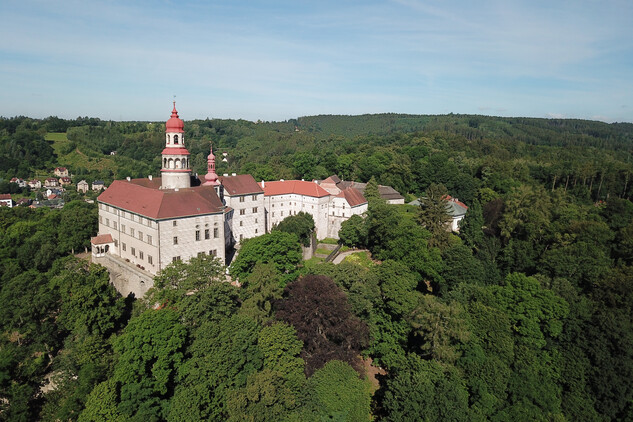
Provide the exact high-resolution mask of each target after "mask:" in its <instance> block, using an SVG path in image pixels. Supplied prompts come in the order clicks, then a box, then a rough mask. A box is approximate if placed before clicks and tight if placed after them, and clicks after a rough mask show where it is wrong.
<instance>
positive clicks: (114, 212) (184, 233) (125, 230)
mask: <svg viewBox="0 0 633 422" xmlns="http://www.w3.org/2000/svg"><path fill="white" fill-rule="evenodd" d="M99 233H100V234H111V235H112V239H113V241H114V247H113V248H110V253H111V254H112V255H116V256H119V257H120V258H122V259H124V260H126V261H128V262H130V263H132V264H134V265H136V266H138V267H139V268H141V269H143V270H145V271H148V272H150V273H151V274H156V273H157V272H158V271H160V270H161V269H163V268H165V267H166V266H167V265H169V264H170V263H171V262H173V261H174V260H178V259H181V260H184V261H186V260H189V259H190V258H192V257H194V256H197V255H199V254H203V253H204V254H209V255H215V256H218V257H219V258H220V259H221V260H222V262H224V256H225V253H224V215H223V213H214V214H208V215H198V216H192V217H179V218H173V219H163V220H157V219H152V218H148V217H145V216H142V215H139V214H136V213H133V212H130V211H127V210H124V209H121V208H118V207H114V206H111V205H107V204H104V203H100V204H99Z"/></svg>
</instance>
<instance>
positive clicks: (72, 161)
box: [45, 132, 118, 173]
mask: <svg viewBox="0 0 633 422" xmlns="http://www.w3.org/2000/svg"><path fill="white" fill-rule="evenodd" d="M45 139H46V140H47V141H51V142H52V146H53V149H54V150H55V154H57V157H58V158H57V161H58V164H59V165H60V166H64V167H68V168H77V167H83V168H85V169H87V170H98V171H102V170H112V172H114V173H116V170H117V169H118V165H117V163H116V162H115V160H114V157H112V156H109V155H107V156H100V157H89V156H87V155H86V154H84V153H83V152H81V151H80V150H79V148H75V149H74V150H73V151H72V152H70V153H67V154H64V153H63V151H66V150H67V149H68V145H69V143H70V141H69V140H68V138H67V137H66V134H65V133H52V132H49V133H47V134H46V137H45Z"/></svg>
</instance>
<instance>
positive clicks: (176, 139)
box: [174, 135, 178, 145]
mask: <svg viewBox="0 0 633 422" xmlns="http://www.w3.org/2000/svg"><path fill="white" fill-rule="evenodd" d="M174 144H176V145H178V135H174Z"/></svg>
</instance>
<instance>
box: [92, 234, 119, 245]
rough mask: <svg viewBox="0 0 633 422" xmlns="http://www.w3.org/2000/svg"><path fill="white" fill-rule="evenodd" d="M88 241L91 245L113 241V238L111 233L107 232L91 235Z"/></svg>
mask: <svg viewBox="0 0 633 422" xmlns="http://www.w3.org/2000/svg"><path fill="white" fill-rule="evenodd" d="M90 243H92V244H93V245H105V244H106V243H114V240H112V235H111V234H110V233H108V234H100V235H98V236H95V237H93V238H92V239H90Z"/></svg>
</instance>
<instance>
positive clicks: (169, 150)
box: [161, 147, 190, 155]
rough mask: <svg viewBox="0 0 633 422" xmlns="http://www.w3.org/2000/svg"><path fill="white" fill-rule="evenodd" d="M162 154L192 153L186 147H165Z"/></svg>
mask: <svg viewBox="0 0 633 422" xmlns="http://www.w3.org/2000/svg"><path fill="white" fill-rule="evenodd" d="M161 155H190V154H189V150H188V149H187V148H185V147H180V148H173V147H172V148H165V149H164V150H163V152H161Z"/></svg>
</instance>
